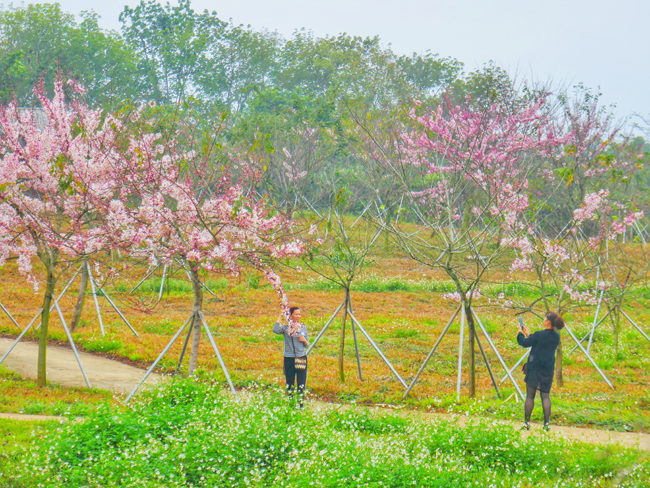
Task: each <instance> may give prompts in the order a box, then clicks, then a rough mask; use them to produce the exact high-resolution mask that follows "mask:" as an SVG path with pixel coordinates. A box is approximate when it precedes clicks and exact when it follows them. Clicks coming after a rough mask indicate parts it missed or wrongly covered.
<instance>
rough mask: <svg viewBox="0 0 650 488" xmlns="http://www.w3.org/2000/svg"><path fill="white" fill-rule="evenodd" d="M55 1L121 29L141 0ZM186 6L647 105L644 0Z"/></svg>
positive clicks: (251, 0)
mask: <svg viewBox="0 0 650 488" xmlns="http://www.w3.org/2000/svg"><path fill="white" fill-rule="evenodd" d="M30 3H31V2H30ZM59 3H60V4H61V5H62V7H63V9H64V10H66V11H68V12H70V13H75V14H77V13H79V12H80V11H81V10H89V9H93V10H95V11H96V12H97V13H98V14H99V15H101V17H102V19H101V21H100V23H101V25H102V26H103V27H105V28H110V29H116V30H119V28H120V23H119V21H118V15H119V13H120V12H121V11H122V8H123V4H124V3H126V4H129V5H131V6H134V5H137V3H139V2H138V1H134V0H127V1H124V0H122V1H120V0H117V1H116V0H110V1H104V2H97V1H93V2H88V1H82V0H59ZM171 3H172V4H174V3H175V0H172V2H171ZM192 6H193V8H194V9H195V10H196V11H202V10H203V9H209V10H216V11H217V14H218V16H219V18H221V19H223V20H228V19H232V20H233V22H234V23H235V24H245V25H248V24H250V25H251V26H252V27H253V28H255V29H262V28H267V29H268V30H271V31H275V30H277V31H278V32H279V33H281V34H282V35H284V36H285V37H289V36H290V35H291V33H292V32H293V31H294V30H295V29H300V28H301V27H305V28H306V29H308V30H312V31H313V32H314V33H315V34H316V35H317V36H323V35H327V34H329V35H336V34H339V33H341V32H346V33H348V34H351V35H360V36H364V37H365V36H375V35H378V36H379V37H380V38H381V39H382V41H383V42H384V43H385V44H388V43H390V44H391V45H392V47H393V50H395V51H396V52H398V53H404V54H410V53H412V52H425V51H426V50H431V51H432V52H433V53H438V54H440V55H441V56H443V57H444V56H452V57H455V58H457V59H458V60H460V61H462V62H463V63H465V66H466V68H467V69H468V70H471V69H474V68H477V67H481V66H482V65H483V63H486V62H488V61H490V60H494V61H495V62H497V64H499V65H500V66H502V67H503V68H505V69H507V70H508V71H510V72H515V71H516V72H518V73H519V75H520V77H522V78H527V79H530V78H534V79H542V80H547V79H549V78H550V79H553V80H554V81H556V82H560V83H563V84H565V85H566V84H576V83H578V82H583V83H584V84H585V85H586V86H589V87H592V88H594V89H595V88H596V87H598V86H600V90H601V92H602V93H603V98H602V100H603V101H604V102H605V103H607V104H616V106H617V108H616V109H615V112H616V113H617V115H618V116H620V117H627V116H629V115H631V114H632V113H634V112H636V113H639V114H642V115H646V116H647V115H649V114H650V62H649V61H650V56H649V55H648V54H649V51H650V29H649V28H648V25H649V23H650V2H649V1H647V0H618V1H617V2H613V1H611V0H609V1H605V0H545V1H543V2H542V1H539V0H538V1H530V0H446V1H443V0H393V1H388V0H373V1H370V0H327V1H319V2H315V1H313V0H220V1H215V0H193V2H192Z"/></svg>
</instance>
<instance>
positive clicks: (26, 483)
mask: <svg viewBox="0 0 650 488" xmlns="http://www.w3.org/2000/svg"><path fill="white" fill-rule="evenodd" d="M58 426H59V422H57V421H50V422H24V421H20V420H9V419H0V486H1V487H2V488H28V487H32V486H35V485H34V484H33V483H32V481H31V480H30V479H27V478H25V477H23V476H21V475H20V473H19V469H18V467H19V466H20V464H21V463H22V462H23V461H24V460H25V452H26V451H27V450H28V449H30V448H32V447H33V446H36V445H38V443H39V439H40V438H41V437H42V436H43V435H45V434H46V433H50V432H52V431H54V430H56V428H57V427H58Z"/></svg>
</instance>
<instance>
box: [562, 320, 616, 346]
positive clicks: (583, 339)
mask: <svg viewBox="0 0 650 488" xmlns="http://www.w3.org/2000/svg"><path fill="white" fill-rule="evenodd" d="M607 317H609V312H607V313H606V314H605V315H603V316H602V318H601V319H600V320H599V321H598V323H597V324H596V325H594V326H593V327H592V328H591V329H590V330H589V332H587V333H586V334H585V335H584V337H583V338H582V339H580V344H582V343H583V342H584V341H585V339H587V337H590V336H591V337H593V332H594V331H595V330H596V329H597V328H598V327H599V326H600V324H602V323H603V321H604V320H605V319H606V318H607ZM576 349H578V344H576V345H575V346H573V349H571V350H570V351H569V352H568V353H567V356H568V355H569V354H571V353H572V352H573V351H575V350H576Z"/></svg>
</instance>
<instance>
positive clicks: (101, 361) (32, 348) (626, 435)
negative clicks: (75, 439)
mask: <svg viewBox="0 0 650 488" xmlns="http://www.w3.org/2000/svg"><path fill="white" fill-rule="evenodd" d="M12 342H13V341H12V340H11V339H0V357H1V356H2V355H4V353H5V351H6V350H7V349H8V348H9V346H10V345H11V344H12ZM37 352H38V345H37V344H35V343H29V342H27V343H20V344H18V346H16V348H15V349H14V350H13V351H12V352H11V354H10V355H9V356H8V357H7V359H5V361H4V363H3V364H4V365H5V366H6V367H7V368H9V369H13V370H14V371H16V372H17V373H18V374H20V375H22V376H28V377H31V378H35V377H36V358H37ZM80 356H81V362H82V364H83V365H84V368H85V369H86V373H87V374H88V378H89V379H90V382H91V383H92V385H93V387H95V388H102V389H106V390H111V391H114V392H116V393H126V392H130V391H131V390H132V389H133V387H134V386H135V385H136V383H137V382H138V381H139V380H140V378H142V375H143V374H144V371H143V370H142V369H139V368H135V367H133V366H129V365H126V364H123V363H120V362H118V361H113V360H111V359H107V358H103V357H99V356H95V355H92V354H88V353H80ZM47 370H48V380H49V381H51V382H53V383H59V384H61V385H64V386H80V387H85V386H86V384H85V382H84V379H83V376H82V374H81V371H80V370H79V365H78V364H77V360H76V359H75V357H74V354H73V352H72V350H71V349H68V348H65V347H55V346H48V349H47ZM161 378H162V377H161V376H160V375H157V374H152V375H150V376H149V378H147V382H146V384H151V383H153V382H155V381H159V380H160V379H161ZM310 403H311V406H312V408H316V409H330V408H333V407H335V405H333V404H331V403H325V402H310ZM336 407H339V408H341V407H342V408H348V407H349V406H348V405H336ZM376 408H377V410H381V411H382V412H390V413H392V414H394V415H399V416H404V417H410V418H419V419H427V418H445V419H448V420H452V419H457V420H458V422H459V423H460V424H461V425H464V424H466V423H467V422H469V420H470V419H469V418H468V417H464V416H460V417H458V416H451V415H445V414H439V413H426V412H419V411H411V410H407V409H402V408H398V409H392V408H385V407H384V408H382V407H376ZM0 418H9V419H14V420H61V419H62V418H61V417H53V416H45V415H22V414H13V413H5V414H0ZM496 422H499V423H502V424H504V425H515V426H516V427H518V426H519V425H520V424H518V423H513V422H509V421H496ZM539 430H541V426H540V425H535V424H533V425H532V431H533V432H534V431H539ZM551 435H554V436H558V437H562V438H565V439H571V440H575V441H581V442H588V443H591V444H621V445H624V446H627V447H633V448H637V449H642V450H645V451H650V434H637V433H630V432H613V431H607V430H597V429H583V428H578V427H565V426H553V428H552V431H551Z"/></svg>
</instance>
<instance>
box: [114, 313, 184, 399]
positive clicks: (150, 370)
mask: <svg viewBox="0 0 650 488" xmlns="http://www.w3.org/2000/svg"><path fill="white" fill-rule="evenodd" d="M192 318H194V312H192V313H191V314H190V316H189V317H188V318H187V320H186V321H185V322H184V323H183V325H181V327H180V329H178V331H177V332H176V334H174V337H172V339H171V340H170V341H169V343H168V344H167V345H166V346H165V349H163V351H162V352H161V353H160V355H159V356H158V357H157V358H156V360H155V361H154V362H153V364H152V365H151V366H150V367H149V369H148V370H147V372H146V373H145V374H144V376H143V377H142V378H141V379H140V381H138V384H137V385H135V388H133V391H132V392H131V393H129V396H127V397H126V400H125V401H124V403H128V402H129V400H131V397H133V395H135V393H136V392H137V391H138V388H140V386H142V383H144V382H145V380H146V379H147V377H148V376H149V375H150V374H151V372H152V371H153V370H154V368H155V367H156V366H158V363H159V362H160V361H161V359H162V358H163V357H164V356H165V354H167V351H169V349H170V348H171V347H172V345H173V344H174V342H176V339H178V336H179V335H181V332H183V329H185V327H186V326H187V324H188V323H190V321H191V320H192Z"/></svg>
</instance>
